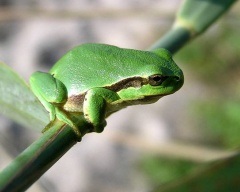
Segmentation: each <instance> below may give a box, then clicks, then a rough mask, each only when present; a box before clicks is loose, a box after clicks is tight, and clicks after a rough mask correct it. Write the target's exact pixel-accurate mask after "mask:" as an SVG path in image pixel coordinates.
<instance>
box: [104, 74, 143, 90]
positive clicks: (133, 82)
mask: <svg viewBox="0 0 240 192" xmlns="http://www.w3.org/2000/svg"><path fill="white" fill-rule="evenodd" d="M146 84H148V79H145V78H142V77H130V78H127V79H123V80H122V81H119V82H117V83H115V84H113V85H111V86H106V87H105V88H106V89H109V90H112V91H114V92H118V91H120V90H122V89H127V88H129V87H134V88H139V87H141V86H142V85H146Z"/></svg>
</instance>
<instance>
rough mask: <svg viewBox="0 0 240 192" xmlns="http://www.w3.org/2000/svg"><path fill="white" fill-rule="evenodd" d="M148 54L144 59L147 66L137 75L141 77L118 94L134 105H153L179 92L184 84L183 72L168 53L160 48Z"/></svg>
mask: <svg viewBox="0 0 240 192" xmlns="http://www.w3.org/2000/svg"><path fill="white" fill-rule="evenodd" d="M150 54H151V55H150V56H148V57H146V62H147V63H149V64H146V65H144V67H143V68H141V69H139V70H140V71H138V74H141V75H140V76H139V77H138V78H137V77H136V78H135V79H134V81H133V82H134V83H133V84H134V86H131V87H129V88H127V89H123V90H121V91H120V92H119V95H121V96H122V97H123V98H126V100H131V101H132V102H133V101H136V104H139V103H142V104H144V103H153V102H155V101H157V100H158V99H159V98H161V97H163V96H165V95H169V94H172V93H174V92H176V91H177V90H179V89H180V88H181V87H182V85H183V82H184V76H183V72H182V70H181V69H180V68H179V67H178V66H177V65H176V63H175V62H174V61H173V59H172V55H171V53H170V52H169V51H167V50H166V49H162V48H161V49H157V50H155V51H153V52H150ZM149 61H150V62H149Z"/></svg>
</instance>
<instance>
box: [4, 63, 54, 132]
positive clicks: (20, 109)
mask: <svg viewBox="0 0 240 192" xmlns="http://www.w3.org/2000/svg"><path fill="white" fill-rule="evenodd" d="M0 106H1V107H0V113H2V114H3V115H4V116H6V117H8V118H10V119H12V120H14V121H16V122H18V123H20V124H21V125H23V126H26V127H30V128H33V129H36V130H41V129H42V128H43V127H45V125H46V124H47V123H48V122H49V118H48V113H47V111H46V110H45V109H44V107H43V106H42V105H41V103H40V102H39V101H38V99H37V98H36V97H35V96H34V94H33V93H32V91H31V90H30V89H29V87H28V85H27V84H26V83H25V81H24V80H23V79H22V78H20V77H19V76H18V75H17V74H16V73H15V72H14V71H13V70H12V69H11V68H10V67H8V66H7V65H5V64H4V63H0Z"/></svg>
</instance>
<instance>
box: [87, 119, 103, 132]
mask: <svg viewBox="0 0 240 192" xmlns="http://www.w3.org/2000/svg"><path fill="white" fill-rule="evenodd" d="M91 124H92V126H93V129H92V130H91V131H90V132H96V133H102V132H103V130H104V127H106V125H107V122H106V121H105V120H104V121H103V122H102V123H97V124H95V123H91Z"/></svg>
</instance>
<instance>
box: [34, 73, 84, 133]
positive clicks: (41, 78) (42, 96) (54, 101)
mask: <svg viewBox="0 0 240 192" xmlns="http://www.w3.org/2000/svg"><path fill="white" fill-rule="evenodd" d="M30 85H31V88H32V91H33V92H34V94H35V95H36V96H37V97H38V99H39V100H40V102H41V103H42V104H43V106H44V107H45V108H46V110H47V111H48V112H49V114H50V121H51V122H53V121H54V120H55V118H56V117H57V118H58V119H59V120H61V121H63V122H65V123H66V124H68V125H69V126H71V127H72V128H73V130H74V132H75V133H76V134H77V135H78V136H79V137H80V135H81V133H80V132H79V130H78V129H77V126H75V124H74V123H73V122H72V120H71V119H70V118H69V117H68V115H67V114H66V113H65V112H64V111H63V110H62V107H61V106H62V105H63V104H64V103H65V102H66V100H67V89H66V87H65V85H64V84H63V83H62V82H61V81H59V80H58V79H56V78H54V77H53V76H52V75H51V74H49V73H43V72H35V73H33V74H32V76H31V77H30ZM49 125H50V124H49ZM47 129H48V126H47V127H46V128H45V129H44V130H43V132H44V131H46V130H47Z"/></svg>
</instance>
